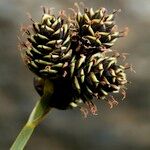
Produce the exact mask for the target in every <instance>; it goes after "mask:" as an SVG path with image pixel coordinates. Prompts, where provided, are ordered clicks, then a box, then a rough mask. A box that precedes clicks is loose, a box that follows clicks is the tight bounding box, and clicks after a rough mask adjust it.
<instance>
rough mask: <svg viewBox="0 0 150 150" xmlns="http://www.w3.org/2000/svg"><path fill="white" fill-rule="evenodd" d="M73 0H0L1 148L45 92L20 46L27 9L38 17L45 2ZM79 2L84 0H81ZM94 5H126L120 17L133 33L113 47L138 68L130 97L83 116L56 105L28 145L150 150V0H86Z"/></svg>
mask: <svg viewBox="0 0 150 150" xmlns="http://www.w3.org/2000/svg"><path fill="white" fill-rule="evenodd" d="M74 2H75V1H73V0H60V1H59V0H26V1H25V0H0V150H8V149H9V148H10V145H11V144H12V142H13V141H14V139H15V137H16V136H17V135H18V133H19V131H20V130H21V128H22V126H23V125H24V124H25V122H26V120H27V118H28V116H29V114H30V112H31V110H32V108H33V106H34V104H35V102H36V101H37V99H39V96H38V95H37V93H36V92H35V90H34V88H33V84H32V79H33V76H34V75H33V74H32V73H31V72H30V71H28V69H27V68H26V67H25V66H24V64H23V62H22V60H21V56H20V52H19V50H18V48H17V44H18V40H17V35H19V29H20V26H21V24H23V23H28V22H29V21H28V18H27V15H26V13H27V12H30V13H31V14H32V17H33V18H34V19H35V20H36V19H39V18H40V17H41V15H42V10H41V8H40V6H41V5H46V6H49V7H55V10H54V13H55V12H57V11H59V10H60V9H66V10H67V9H68V8H70V7H72V6H73V3H74ZM76 2H80V1H77V0H76ZM82 2H84V3H85V5H86V6H88V7H94V8H95V9H96V8H99V7H106V8H107V9H108V10H110V11H111V10H113V9H121V10H122V12H121V13H119V15H117V19H116V22H117V24H118V25H119V26H120V29H123V28H124V27H127V26H128V27H129V29H130V32H129V35H128V36H127V37H125V38H122V39H119V40H118V42H117V44H116V45H115V46H114V47H113V49H117V50H120V52H126V53H129V54H130V55H129V57H128V62H129V63H132V64H133V66H134V69H135V70H136V74H135V73H131V72H130V71H129V72H128V79H129V80H130V81H131V82H132V84H130V85H128V91H127V98H126V99H125V100H124V101H121V100H120V103H119V105H118V106H117V107H115V108H114V109H111V110H110V109H109V107H108V106H107V104H105V103H103V102H102V101H101V102H99V103H98V104H97V106H98V114H99V115H98V116H89V117H88V118H87V119H85V118H84V117H83V115H82V114H81V113H80V111H79V110H78V109H74V110H67V111H59V110H53V111H52V112H50V114H49V115H48V117H47V118H46V119H45V120H44V122H42V123H41V124H40V126H39V127H38V128H37V130H36V131H35V133H34V134H33V136H32V138H31V140H30V141H29V143H28V145H27V147H26V150H35V149H36V150H84V149H85V150H109V149H111V150H149V149H150V100H149V99H150V75H149V74H150V69H149V68H150V67H149V66H150V1H149V0H124V1H123V0H82Z"/></svg>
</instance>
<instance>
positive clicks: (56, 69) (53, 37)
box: [25, 12, 72, 79]
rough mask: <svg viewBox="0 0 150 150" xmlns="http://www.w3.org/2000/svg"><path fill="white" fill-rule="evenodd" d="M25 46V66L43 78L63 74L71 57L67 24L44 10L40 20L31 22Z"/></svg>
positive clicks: (59, 17)
mask: <svg viewBox="0 0 150 150" xmlns="http://www.w3.org/2000/svg"><path fill="white" fill-rule="evenodd" d="M31 28H32V31H29V30H28V32H27V34H28V37H27V39H28V43H29V44H28V46H27V47H25V48H26V57H27V61H26V63H27V66H28V67H29V69H30V70H31V71H33V72H34V73H35V74H36V75H38V76H40V77H43V78H49V79H52V78H57V77H58V76H62V75H63V74H65V72H66V71H65V68H66V67H67V66H68V60H69V59H71V56H72V49H70V44H71V41H70V34H69V26H68V24H66V23H65V20H64V19H63V18H62V17H61V16H58V17H55V16H54V15H51V14H49V13H46V12H44V15H43V16H42V19H41V21H40V22H33V24H32V27H31Z"/></svg>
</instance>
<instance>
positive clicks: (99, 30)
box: [71, 8, 126, 55]
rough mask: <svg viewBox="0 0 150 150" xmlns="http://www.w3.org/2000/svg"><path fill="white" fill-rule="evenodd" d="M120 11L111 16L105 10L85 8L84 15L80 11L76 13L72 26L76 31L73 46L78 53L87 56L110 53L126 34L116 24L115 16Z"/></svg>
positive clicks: (73, 35) (73, 36)
mask: <svg viewBox="0 0 150 150" xmlns="http://www.w3.org/2000/svg"><path fill="white" fill-rule="evenodd" d="M119 11H120V10H114V11H113V12H112V13H110V14H109V13H108V11H107V10H106V9H105V8H100V9H98V10H96V11H94V10H93V8H90V9H88V8H85V9H84V12H83V13H82V12H81V11H80V10H79V9H78V10H77V11H75V12H74V13H75V17H72V21H71V24H72V30H73V31H74V32H73V34H72V39H73V41H72V45H73V47H76V51H77V52H79V51H80V52H79V53H84V54H86V55H90V54H91V53H92V54H93V53H97V52H103V51H110V49H109V48H110V47H112V46H113V45H114V43H115V42H116V40H117V39H118V38H120V37H123V36H124V35H125V33H126V30H125V31H122V32H120V31H118V29H117V25H116V24H115V16H116V13H117V12H119ZM74 20H76V21H74Z"/></svg>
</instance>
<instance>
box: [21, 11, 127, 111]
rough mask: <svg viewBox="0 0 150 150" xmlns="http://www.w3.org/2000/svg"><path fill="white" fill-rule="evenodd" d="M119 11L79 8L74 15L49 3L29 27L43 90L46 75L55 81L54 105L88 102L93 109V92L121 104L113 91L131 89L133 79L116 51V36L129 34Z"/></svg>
mask: <svg viewBox="0 0 150 150" xmlns="http://www.w3.org/2000/svg"><path fill="white" fill-rule="evenodd" d="M117 12H118V11H113V12H112V13H111V14H108V11H107V10H106V9H105V8H100V9H98V10H96V11H94V10H93V8H90V9H88V8H85V9H84V13H81V12H80V10H79V8H78V10H77V11H75V10H74V16H73V17H70V16H68V17H64V14H63V15H62V13H60V14H59V15H58V17H56V16H54V15H52V14H51V13H50V11H46V9H45V8H44V15H43V16H42V19H41V21H40V22H34V21H33V20H32V21H33V24H32V27H31V29H29V30H28V29H27V30H26V31H25V32H26V33H27V42H24V48H23V49H25V60H26V64H27V66H28V67H29V69H30V70H31V71H33V72H34V73H35V74H36V75H37V76H38V77H35V80H34V86H35V89H36V90H37V92H38V93H39V94H40V95H41V96H42V95H43V89H44V81H45V79H48V80H51V81H52V82H53V83H54V91H55V92H54V94H53V95H52V100H51V101H50V103H49V105H50V106H51V107H55V108H58V109H67V108H69V107H77V106H79V107H80V108H81V110H83V107H82V104H83V103H85V104H87V106H88V107H89V109H90V111H91V112H92V113H93V114H96V110H97V109H96V106H95V105H94V103H93V98H94V97H95V98H96V99H105V100H107V101H108V103H109V104H110V107H111V108H112V107H113V105H116V104H117V101H115V100H114V98H113V96H112V93H119V92H120V91H123V92H122V93H125V85H126V83H127V82H128V81H127V78H126V73H125V70H126V68H127V67H125V66H123V65H119V64H118V63H117V59H118V56H119V55H117V56H116V55H114V56H112V55H110V54H109V53H108V52H111V51H112V50H111V49H110V48H111V47H112V46H113V45H114V43H115V41H116V40H117V39H118V38H119V37H122V36H124V35H125V33H126V31H122V32H120V31H118V29H117V27H116V24H115V22H114V19H115V15H116V13H117Z"/></svg>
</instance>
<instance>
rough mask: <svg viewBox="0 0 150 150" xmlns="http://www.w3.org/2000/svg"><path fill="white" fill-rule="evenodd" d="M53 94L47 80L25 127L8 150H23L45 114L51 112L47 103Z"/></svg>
mask: <svg viewBox="0 0 150 150" xmlns="http://www.w3.org/2000/svg"><path fill="white" fill-rule="evenodd" d="M53 92H54V91H53V84H52V83H51V82H50V81H49V80H46V81H45V84H44V94H43V96H42V97H41V99H40V100H39V101H38V102H37V104H36V105H35V107H34V109H33V110H32V112H31V114H30V117H29V119H28V121H27V123H26V125H25V126H24V127H23V129H22V130H21V132H20V133H19V135H18V136H17V138H16V140H15V142H14V143H13V145H12V147H11V148H10V150H23V149H24V147H25V145H26V144H27V142H28V140H29V138H30V136H31V135H32V133H33V131H34V129H35V128H36V127H37V126H38V124H39V123H40V122H41V121H42V120H43V119H44V117H45V116H46V114H48V112H49V111H50V110H51V107H50V106H49V102H50V99H51V96H52V94H53Z"/></svg>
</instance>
